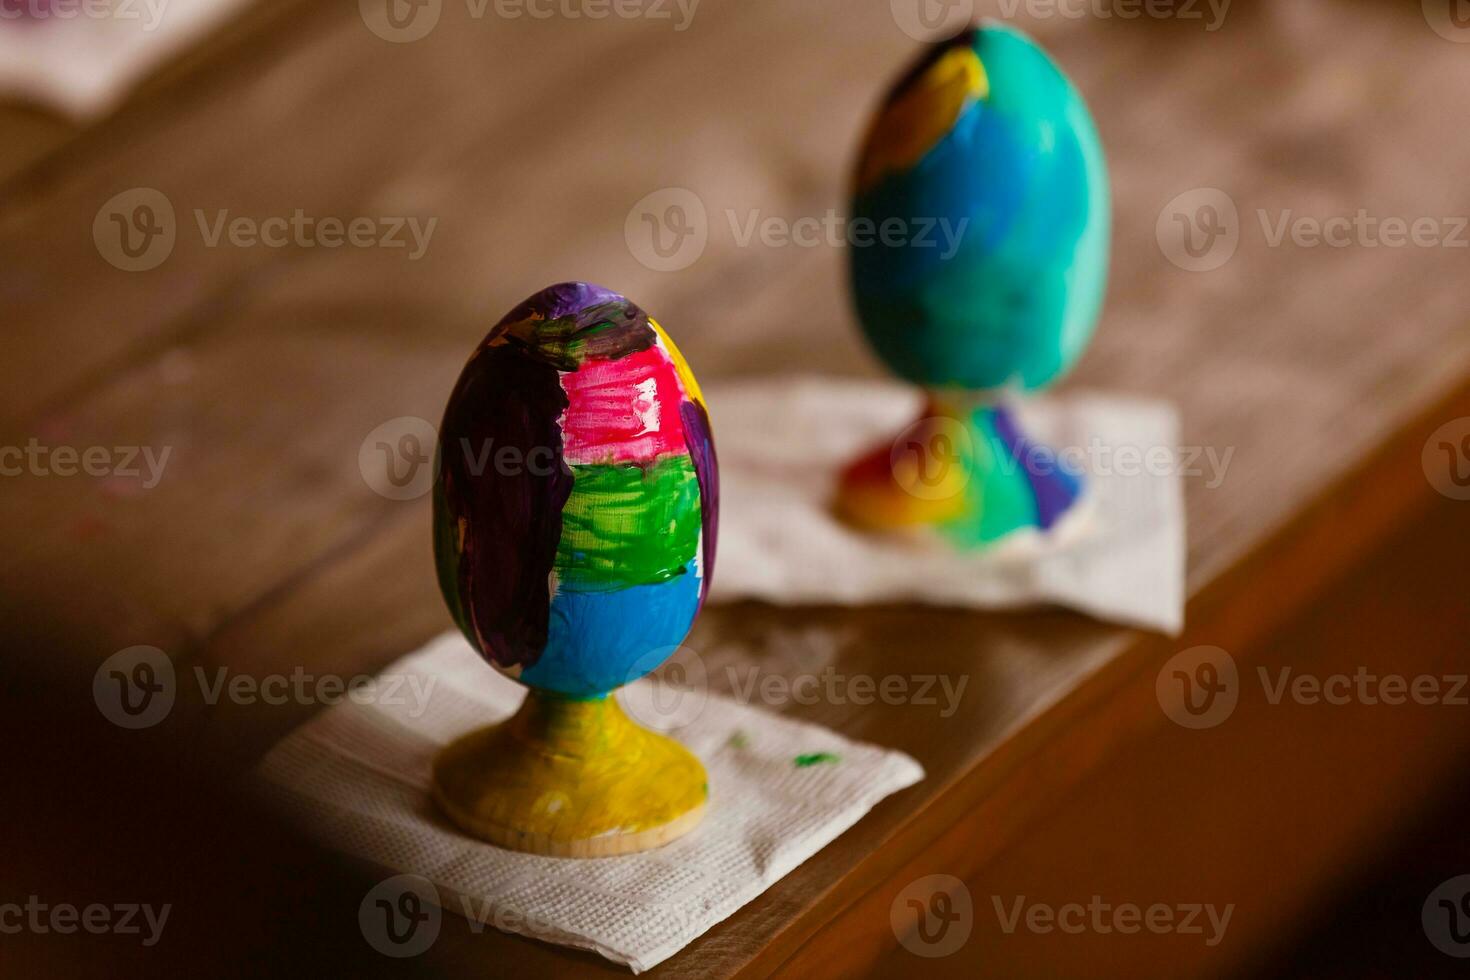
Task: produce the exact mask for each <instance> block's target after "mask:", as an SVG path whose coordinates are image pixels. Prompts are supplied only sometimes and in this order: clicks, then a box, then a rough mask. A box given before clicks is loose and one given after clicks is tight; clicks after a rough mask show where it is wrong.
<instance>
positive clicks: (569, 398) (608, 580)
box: [434, 282, 719, 698]
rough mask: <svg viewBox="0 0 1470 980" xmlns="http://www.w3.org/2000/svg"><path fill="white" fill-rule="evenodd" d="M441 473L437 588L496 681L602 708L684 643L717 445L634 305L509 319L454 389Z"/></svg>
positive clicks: (593, 297) (593, 293) (566, 289)
mask: <svg viewBox="0 0 1470 980" xmlns="http://www.w3.org/2000/svg"><path fill="white" fill-rule="evenodd" d="M436 465H437V467H438V482H437V484H436V486H435V491H434V551H435V560H436V563H437V566H438V572H439V586H440V589H441V590H442V591H443V593H444V598H445V601H446V602H447V603H448V605H449V609H450V612H451V614H452V615H453V616H454V619H455V621H456V622H457V623H458V624H459V628H460V629H461V630H462V631H463V632H464V635H465V636H466V637H467V638H468V639H469V641H470V643H471V644H473V645H474V646H475V647H476V648H477V649H478V650H479V651H480V653H481V654H482V655H483V656H484V657H485V658H486V659H487V660H489V661H490V663H491V664H493V665H494V666H495V667H496V668H497V669H499V670H500V671H501V672H503V673H505V674H507V675H509V676H511V677H514V678H517V679H518V680H520V681H521V683H523V684H526V685H527V686H529V687H532V688H535V689H537V690H540V691H544V692H548V693H552V694H556V695H560V696H563V697H571V698H596V697H601V696H603V695H605V694H607V693H608V692H609V691H612V690H614V689H615V688H617V687H620V686H622V685H623V684H626V683H628V682H629V681H632V680H634V679H636V678H637V677H639V676H641V675H642V674H645V673H647V672H648V671H651V670H653V669H654V668H656V667H657V666H658V665H659V664H660V663H661V662H662V661H663V660H664V659H666V658H667V657H668V656H669V654H671V653H672V652H673V650H674V648H675V647H676V646H677V645H678V644H679V643H680V642H682V641H683V639H684V637H685V635H686V634H687V633H688V631H689V627H690V625H691V624H692V623H693V621H694V617H695V615H696V613H697V612H698V611H699V608H700V606H701V605H702V603H703V600H704V596H705V594H706V592H707V591H708V588H709V581H710V573H711V571H712V569H713V566H714V557H715V537H716V533H715V532H716V517H717V513H718V507H719V503H718V501H719V489H718V472H717V466H716V461H715V450H714V442H713V439H712V437H711V433H710V423H709V415H708V412H707V410H706V408H705V405H704V400H703V397H702V395H701V394H700V391H699V385H698V383H697V382H696V381H695V380H694V375H693V373H692V372H691V371H690V370H689V365H688V364H687V363H686V362H685V361H684V358H683V356H682V355H681V354H680V353H679V350H678V348H677V347H675V346H674V343H673V341H672V340H670V339H669V336H668V334H666V333H665V332H664V330H663V328H661V327H660V326H659V325H658V323H657V322H655V321H654V320H653V319H652V318H651V317H650V316H649V315H648V314H647V313H645V312H644V311H643V310H642V309H640V308H639V307H638V306H637V305H636V304H634V303H633V302H631V301H630V300H628V299H626V298H624V297H623V296H620V295H618V294H617V293H615V292H613V291H611V290H609V289H605V288H603V287H601V286H595V285H592V284H590V283H583V282H567V283H560V284H558V285H555V286H550V287H548V288H546V289H543V290H542V291H541V292H539V293H537V294H536V295H534V296H532V297H530V298H529V299H527V300H526V301H525V302H523V303H521V304H520V305H519V306H517V307H516V308H515V309H514V310H512V311H511V312H510V313H508V314H507V315H506V316H505V318H504V319H502V320H501V321H500V323H498V324H497V325H496V326H495V328H494V329H492V330H491V331H490V333H489V335H488V336H486V338H485V340H484V341H483V342H482V343H481V344H480V346H479V348H478V349H477V350H476V351H475V353H474V355H473V356H472V357H471V358H470V360H469V363H468V364H466V365H465V368H464V371H463V373H462V374H461V375H460V377H459V381H458V383H457V384H456V385H455V387H454V392H453V394H451V396H450V399H449V404H448V406H447V407H446V409H445V412H444V421H443V424H442V425H441V427H440V430H439V447H438V459H437V463H436Z"/></svg>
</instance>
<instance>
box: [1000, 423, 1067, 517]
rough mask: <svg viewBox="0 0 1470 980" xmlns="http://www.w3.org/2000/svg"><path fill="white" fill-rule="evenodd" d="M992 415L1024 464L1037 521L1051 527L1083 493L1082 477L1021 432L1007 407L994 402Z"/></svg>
mask: <svg viewBox="0 0 1470 980" xmlns="http://www.w3.org/2000/svg"><path fill="white" fill-rule="evenodd" d="M994 418H995V434H996V435H997V436H999V437H1000V441H1001V443H1002V444H1004V445H1005V448H1006V452H1007V453H1009V454H1010V457H1011V459H1013V460H1015V461H1017V462H1019V463H1021V464H1022V466H1023V467H1024V468H1025V471H1026V479H1027V480H1028V481H1030V483H1031V495H1032V496H1033V497H1034V498H1035V499H1036V519H1037V521H1038V522H1039V523H1040V525H1041V527H1042V529H1043V530H1045V529H1047V528H1050V527H1051V526H1052V525H1053V524H1055V523H1056V522H1057V520H1058V519H1059V518H1060V517H1061V516H1062V515H1063V514H1065V513H1066V512H1067V508H1068V507H1071V506H1072V504H1073V503H1074V502H1075V501H1076V500H1077V497H1078V496H1079V495H1080V494H1081V493H1082V481H1081V479H1079V478H1078V476H1077V475H1076V474H1074V473H1072V472H1070V471H1069V470H1067V468H1066V467H1065V466H1064V465H1063V464H1062V463H1061V461H1060V460H1058V459H1057V455H1056V453H1054V452H1053V451H1052V450H1051V449H1050V448H1049V447H1047V446H1043V445H1041V444H1040V443H1037V442H1033V441H1031V440H1030V439H1028V438H1026V436H1024V435H1022V434H1021V430H1020V428H1019V427H1018V426H1017V425H1016V421H1015V419H1014V418H1012V416H1011V413H1010V410H1009V409H1006V408H1004V407H1001V406H997V407H996V408H995V409H994Z"/></svg>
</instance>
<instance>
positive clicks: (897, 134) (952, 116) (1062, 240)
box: [848, 22, 1111, 391]
mask: <svg viewBox="0 0 1470 980" xmlns="http://www.w3.org/2000/svg"><path fill="white" fill-rule="evenodd" d="M1110 202H1111V196H1110V192H1109V188H1108V174H1107V166H1106V163H1105V162H1104V157H1103V148H1102V143H1101V141H1100V140H1099V138H1098V134H1097V130H1096V128H1095V127H1094V125H1093V122H1092V116H1091V114H1090V113H1089V112H1088V109H1087V105H1086V103H1085V102H1084V101H1083V99H1082V96H1081V95H1080V94H1079V93H1078V91H1077V89H1076V87H1075V86H1074V85H1073V84H1072V82H1071V81H1070V80H1069V79H1068V78H1067V76H1066V75H1064V74H1063V73H1062V71H1061V69H1060V68H1058V67H1057V65H1056V63H1055V62H1053V61H1052V59H1051V58H1050V57H1048V55H1047V53H1046V52H1045V51H1044V50H1042V48H1041V47H1040V45H1038V44H1037V43H1036V42H1035V41H1033V40H1032V39H1031V38H1029V37H1027V36H1026V35H1025V34H1023V33H1022V32H1020V31H1018V30H1016V29H1014V28H1012V27H1008V26H1006V25H1003V24H998V23H990V22H987V23H984V24H982V25H980V26H979V27H976V28H973V29H971V30H968V31H965V32H964V33H962V34H960V35H958V36H956V37H954V38H951V39H949V40H947V41H943V42H940V43H938V44H935V45H933V46H932V47H930V48H929V49H928V50H926V51H925V52H924V54H923V55H922V56H921V57H920V58H919V59H918V60H917V62H916V63H915V64H914V65H913V66H912V67H911V68H910V69H909V70H908V71H907V72H906V73H905V74H904V75H903V76H902V77H901V78H900V79H899V80H898V82H897V83H896V84H895V85H894V86H893V88H892V90H891V91H890V92H889V94H888V96H887V98H886V99H884V102H883V105H882V107H881V108H880V110H879V112H878V115H877V118H876V119H875V121H874V123H873V125H872V126H871V128H870V129H869V131H868V134H867V137H866V139H865V140H864V143H863V148H862V152H861V155H860V157H859V160H858V166H857V173H856V178H855V181H854V188H853V199H852V214H853V218H852V221H853V226H854V232H855V233H856V231H857V230H858V229H860V228H861V229H864V230H865V231H866V232H867V233H866V235H865V239H864V240H865V241H866V244H861V245H856V244H855V246H854V247H853V248H850V249H848V255H849V258H850V262H851V282H852V291H853V298H854V300H855V304H856V307H857V311H858V316H859V318H860V320H861V321H862V325H863V330H864V332H865V333H866V334H867V336H868V339H869V340H870V341H871V342H872V344H873V347H874V349H875V350H876V351H877V352H878V354H879V356H880V357H882V358H883V360H884V361H886V362H887V363H888V365H889V367H891V368H892V369H893V370H894V372H895V373H897V374H899V375H900V376H902V377H904V378H906V379H908V380H909V381H912V382H914V383H915V384H919V385H923V386H926V387H929V388H956V389H968V390H982V391H983V390H999V389H1002V388H1008V387H1019V388H1039V387H1042V386H1044V385H1046V384H1048V383H1049V382H1051V381H1053V380H1054V379H1056V378H1057V377H1059V376H1060V375H1061V374H1063V373H1065V372H1066V371H1067V370H1068V369H1069V368H1070V367H1071V366H1072V364H1073V363H1074V362H1075V361H1076V360H1077V358H1078V357H1079V356H1081V354H1082V351H1083V349H1084V348H1085V347H1086V346H1087V342H1088V341H1089V340H1090V339H1091V337H1092V332H1093V328H1094V327H1095V325H1096V323H1097V318H1098V313H1099V311H1100V309H1101V305H1102V298H1103V292H1104V288H1105V286H1106V283H1107V273H1108V245H1109V234H1110V232H1109V228H1110V213H1111V205H1110ZM854 241H855V242H856V241H858V240H857V239H856V238H855V239H854Z"/></svg>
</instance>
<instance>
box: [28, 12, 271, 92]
mask: <svg viewBox="0 0 1470 980" xmlns="http://www.w3.org/2000/svg"><path fill="white" fill-rule="evenodd" d="M244 4H245V0H13V3H12V6H11V7H10V8H9V9H8V10H7V11H6V14H5V16H3V17H0V94H5V93H13V94H16V95H20V96H22V97H24V98H27V99H32V100H35V101H37V102H41V103H44V104H46V105H49V106H53V107H55V108H57V109H60V110H62V111H64V112H66V113H67V114H69V115H72V116H76V117H79V118H87V117H92V116H96V115H100V114H101V113H103V112H105V111H106V110H108V109H110V108H112V106H113V105H114V104H116V103H117V102H119V101H121V99H122V97H123V96H124V95H125V94H126V93H127V89H128V87H129V86H130V85H132V84H133V83H134V82H136V81H138V80H139V79H140V78H141V77H142V76H143V75H145V74H146V73H147V72H148V71H149V70H150V69H152V68H154V67H156V66H157V65H158V64H159V63H161V62H162V61H163V60H164V59H166V58H168V57H170V56H172V55H174V54H176V53H177V52H179V51H180V50H181V49H183V48H184V47H185V46H186V45H188V44H189V43H191V42H192V41H194V40H195V39H196V38H198V37H199V36H201V35H202V34H203V33H204V32H205V31H207V30H209V29H210V28H211V27H214V26H215V25H217V24H219V23H221V22H222V21H223V20H224V19H225V18H227V17H228V16H229V15H230V14H232V13H234V12H235V11H236V10H237V9H239V8H241V7H243V6H244ZM3 6H4V4H3V3H0V7H3Z"/></svg>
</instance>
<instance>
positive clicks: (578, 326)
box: [487, 282, 654, 371]
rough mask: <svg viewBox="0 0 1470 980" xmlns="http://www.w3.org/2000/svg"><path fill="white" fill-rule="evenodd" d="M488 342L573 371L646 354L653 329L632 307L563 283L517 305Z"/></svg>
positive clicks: (586, 286) (599, 290) (606, 293)
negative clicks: (587, 363) (518, 349)
mask: <svg viewBox="0 0 1470 980" xmlns="http://www.w3.org/2000/svg"><path fill="white" fill-rule="evenodd" d="M579 304H580V305H579ZM487 340H495V341H497V342H500V341H503V342H505V343H508V344H514V345H516V346H519V347H522V348H524V349H525V350H526V352H527V353H529V354H530V355H531V356H532V357H534V358H536V359H537V360H540V361H545V362H546V363H547V364H550V365H552V366H553V367H555V368H557V369H558V370H560V371H576V370H577V369H578V368H580V367H581V366H582V364H583V362H585V361H589V360H608V361H615V360H617V359H618V358H621V357H626V356H627V355H629V354H632V353H636V352H637V351H643V350H647V349H648V348H650V347H652V346H653V343H654V331H653V326H652V325H651V324H650V323H649V322H648V314H647V313H645V312H643V310H642V309H640V308H639V307H638V305H637V304H636V303H633V302H631V301H629V300H627V299H625V298H624V297H622V296H619V295H618V294H617V293H614V292H612V291H611V290H608V289H604V288H603V287H601V286H594V285H592V284H591V283H585V282H564V283H558V284H557V285H555V286H548V287H547V288H546V289H543V290H542V291H541V292H539V293H537V294H536V295H535V296H532V297H531V298H530V299H528V300H526V301H525V302H523V303H521V304H520V305H519V306H517V307H516V308H515V309H514V310H512V311H511V312H510V313H509V314H507V315H506V316H505V318H504V319H502V320H501V321H500V323H499V324H498V325H497V327H496V330H495V331H494V332H492V333H491V334H490V337H489V338H487Z"/></svg>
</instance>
